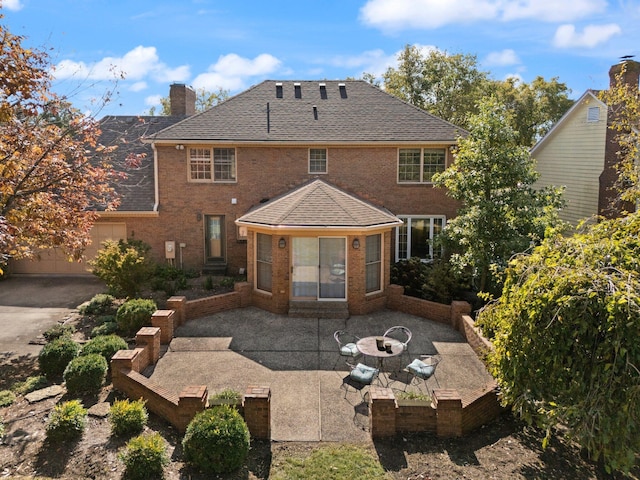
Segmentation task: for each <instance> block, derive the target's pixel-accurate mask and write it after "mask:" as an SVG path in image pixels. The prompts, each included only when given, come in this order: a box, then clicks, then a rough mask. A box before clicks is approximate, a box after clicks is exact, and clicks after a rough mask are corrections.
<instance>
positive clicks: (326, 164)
mask: <svg viewBox="0 0 640 480" xmlns="http://www.w3.org/2000/svg"><path fill="white" fill-rule="evenodd" d="M314 151H315V152H317V153H319V152H324V159H322V158H313V153H315V152H314ZM323 160H324V170H314V169H313V168H312V167H311V166H312V162H322V161H323ZM307 165H308V170H309V171H308V173H310V174H317V175H322V174H325V173H327V172H328V171H329V152H328V150H327V149H326V148H310V149H309V162H308V164H307Z"/></svg>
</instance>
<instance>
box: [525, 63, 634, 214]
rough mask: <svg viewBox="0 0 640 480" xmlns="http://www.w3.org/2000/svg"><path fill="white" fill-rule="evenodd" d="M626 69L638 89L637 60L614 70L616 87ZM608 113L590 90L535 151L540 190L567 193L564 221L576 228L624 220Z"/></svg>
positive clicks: (532, 152) (620, 64) (615, 148)
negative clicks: (585, 222)
mask: <svg viewBox="0 0 640 480" xmlns="http://www.w3.org/2000/svg"><path fill="white" fill-rule="evenodd" d="M623 67H624V68H625V71H626V74H625V81H626V82H627V83H629V84H632V85H634V86H636V87H637V86H638V77H639V76H640V63H638V62H635V61H632V60H624V61H623V62H621V63H619V64H617V65H613V66H612V67H611V69H610V70H609V77H610V82H611V84H613V82H614V81H615V77H616V75H618V74H619V73H620V71H621V70H622V68H623ZM609 113H610V109H609V108H608V106H607V105H606V104H604V103H603V102H602V101H601V100H599V98H598V92H597V91H593V90H587V91H586V92H585V93H584V94H583V95H582V96H581V97H580V98H579V99H578V100H577V101H576V102H575V104H574V105H573V106H572V107H571V108H570V109H569V111H568V112H567V113H566V114H565V115H564V116H563V117H562V118H561V119H560V120H559V121H558V122H557V123H556V124H555V125H554V127H553V128H552V129H551V130H550V131H549V133H547V135H545V136H544V137H543V138H542V139H541V140H540V141H539V142H538V143H537V144H536V145H535V146H534V147H533V148H532V150H531V156H532V157H533V158H534V159H535V160H536V162H537V170H538V172H539V173H540V178H539V180H538V182H537V185H540V186H549V185H553V186H557V187H560V186H562V187H564V189H565V190H564V199H565V201H566V206H565V208H563V209H562V211H561V212H560V218H561V219H562V220H564V221H567V222H569V223H571V224H573V225H576V224H577V223H578V222H580V221H581V220H585V219H591V218H594V217H595V216H596V215H602V216H604V217H614V216H616V215H618V214H619V210H617V209H616V208H615V207H612V205H614V204H615V200H616V193H615V191H613V190H612V187H613V185H614V184H615V181H616V178H617V175H616V170H615V166H616V164H617V162H618V156H617V152H618V150H619V146H618V144H617V142H616V141H615V139H614V137H615V132H614V131H612V130H611V129H609V128H608V126H609V125H610V118H609ZM626 208H627V209H628V208H629V206H626Z"/></svg>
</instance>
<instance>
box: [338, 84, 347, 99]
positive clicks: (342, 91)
mask: <svg viewBox="0 0 640 480" xmlns="http://www.w3.org/2000/svg"><path fill="white" fill-rule="evenodd" d="M338 89H339V90H340V98H347V85H346V84H344V83H339V84H338Z"/></svg>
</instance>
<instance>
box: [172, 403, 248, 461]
mask: <svg viewBox="0 0 640 480" xmlns="http://www.w3.org/2000/svg"><path fill="white" fill-rule="evenodd" d="M182 448H183V450H184V458H185V461H186V462H187V463H189V464H190V465H192V466H194V467H196V468H197V469H199V470H201V471H202V472H204V473H227V472H232V471H234V470H236V469H238V468H240V466H242V464H243V463H244V461H245V459H246V457H247V454H248V453H249V429H248V428H247V424H246V423H245V421H244V419H243V418H242V416H241V415H240V413H238V411H237V410H236V409H235V408H233V407H230V406H228V405H220V406H216V407H213V408H210V409H207V410H204V411H203V412H200V413H198V414H197V415H196V416H195V417H194V418H193V420H191V422H190V423H189V425H188V426H187V431H186V433H185V435H184V438H183V440H182Z"/></svg>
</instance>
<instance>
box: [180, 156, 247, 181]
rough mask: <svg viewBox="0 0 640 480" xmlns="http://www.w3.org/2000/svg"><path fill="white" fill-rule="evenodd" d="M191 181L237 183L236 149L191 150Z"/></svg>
mask: <svg viewBox="0 0 640 480" xmlns="http://www.w3.org/2000/svg"><path fill="white" fill-rule="evenodd" d="M189 180H190V181H192V182H212V181H213V182H235V181H236V149H235V148H190V149H189Z"/></svg>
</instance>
